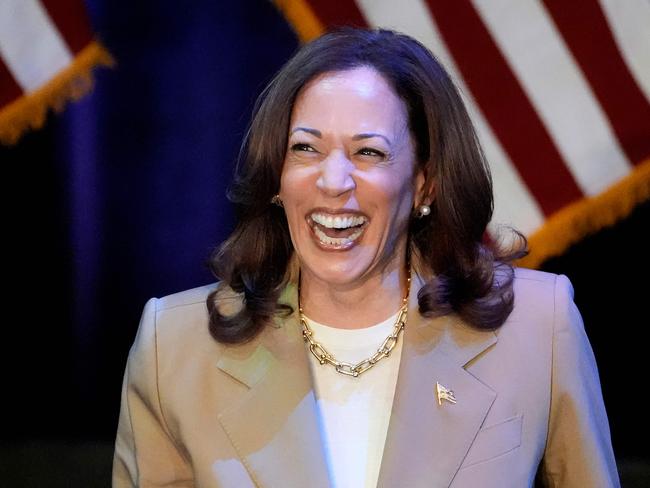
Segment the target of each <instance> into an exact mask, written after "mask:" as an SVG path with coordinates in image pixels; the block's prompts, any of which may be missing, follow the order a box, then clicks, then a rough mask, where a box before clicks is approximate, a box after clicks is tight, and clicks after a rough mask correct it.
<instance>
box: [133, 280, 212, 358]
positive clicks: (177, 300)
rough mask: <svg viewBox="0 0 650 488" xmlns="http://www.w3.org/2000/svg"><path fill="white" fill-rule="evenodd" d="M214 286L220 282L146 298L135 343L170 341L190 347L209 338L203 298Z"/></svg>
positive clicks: (167, 343)
mask: <svg viewBox="0 0 650 488" xmlns="http://www.w3.org/2000/svg"><path fill="white" fill-rule="evenodd" d="M218 289H219V290H220V289H221V287H220V284H219V283H218V282H215V283H210V284H207V285H203V286H198V287H196V288H191V289H188V290H183V291H180V292H176V293H173V294H170V295H166V296H163V297H160V298H156V297H153V298H150V299H149V300H148V301H147V303H146V304H145V306H144V310H143V312H142V316H141V319H140V325H139V327H138V334H137V337H136V341H135V343H136V346H137V345H138V344H141V345H142V346H144V345H145V344H151V345H154V344H155V347H156V348H158V349H160V348H166V346H169V347H170V348H171V347H172V346H174V345H175V346H176V347H177V348H181V347H183V346H187V347H190V348H191V347H193V346H194V345H195V344H196V343H201V342H206V341H211V336H210V333H209V328H208V322H209V316H208V307H207V299H208V296H209V295H210V294H211V293H212V292H213V291H215V290H218ZM219 293H221V291H220V292H219Z"/></svg>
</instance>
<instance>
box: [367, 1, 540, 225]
mask: <svg viewBox="0 0 650 488" xmlns="http://www.w3.org/2000/svg"><path fill="white" fill-rule="evenodd" d="M357 5H358V6H359V9H360V10H361V12H362V13H363V15H364V17H365V18H366V21H367V22H368V24H370V25H373V26H383V27H388V28H391V29H395V30H397V31H401V32H408V33H409V34H410V35H411V36H413V37H415V38H416V39H417V40H418V41H420V42H421V43H422V44H424V45H425V46H426V47H427V48H428V49H430V50H431V51H432V52H433V54H434V55H435V56H436V58H438V60H439V61H440V62H441V63H442V64H443V66H445V69H446V70H447V71H448V72H449V74H450V76H451V77H452V79H453V80H454V83H455V84H456V86H458V88H459V91H460V93H461V96H462V97H463V99H464V102H465V106H466V107H467V111H468V112H469V114H470V117H471V119H472V121H473V123H474V126H475V127H476V132H477V134H478V137H479V139H480V141H481V145H482V147H483V150H484V152H485V156H486V158H487V160H488V162H489V164H490V168H491V171H492V175H493V180H494V198H495V202H494V216H493V219H492V223H491V231H492V232H494V233H495V234H496V230H497V229H496V227H497V226H498V225H499V224H505V225H510V226H513V227H515V228H517V229H519V230H521V231H522V232H525V233H528V232H532V231H534V230H535V229H537V228H539V226H541V225H542V223H543V222H544V216H543V214H542V211H541V209H540V208H539V205H538V204H537V202H536V201H535V199H534V198H533V196H532V194H531V193H530V191H529V189H528V188H527V187H526V185H525V183H524V182H523V181H522V179H521V176H520V174H519V172H518V171H517V169H516V168H515V167H514V165H513V163H512V161H511V160H510V159H509V157H508V155H507V154H506V153H505V151H504V149H503V147H502V146H501V144H500V143H499V141H498V139H497V138H496V136H495V135H494V133H493V132H492V130H491V128H490V126H489V124H488V123H487V121H486V120H485V118H484V117H483V114H482V112H481V110H480V108H479V106H478V104H477V103H476V101H475V100H474V98H473V97H472V94H471V92H470V91H469V90H468V89H467V87H466V86H465V83H464V81H463V79H462V77H461V76H460V75H459V71H458V68H457V67H456V65H455V63H454V60H453V58H452V57H451V55H450V54H449V51H448V50H447V47H446V46H445V43H444V42H443V40H442V38H441V36H440V33H439V32H438V29H437V27H436V24H435V22H433V19H432V18H431V13H430V12H429V9H428V6H427V5H426V4H425V3H424V1H423V0H402V1H401V2H399V3H397V2H395V1H393V0H357Z"/></svg>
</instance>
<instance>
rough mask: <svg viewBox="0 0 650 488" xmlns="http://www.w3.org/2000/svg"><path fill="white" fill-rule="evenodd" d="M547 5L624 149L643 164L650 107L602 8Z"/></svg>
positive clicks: (552, 0)
mask: <svg viewBox="0 0 650 488" xmlns="http://www.w3.org/2000/svg"><path fill="white" fill-rule="evenodd" d="M544 4H545V5H546V7H547V8H548V10H549V12H550V14H551V15H552V17H553V19H554V20H555V23H556V25H557V26H558V28H559V30H560V32H562V35H563V36H564V38H565V39H566V41H567V43H568V45H569V48H570V49H571V51H572V52H573V54H574V56H575V58H576V59H577V62H578V63H579V64H580V67H581V68H582V70H583V72H584V73H585V75H586V76H587V78H588V79H589V82H590V84H591V87H592V89H593V91H594V93H595V95H596V97H597V98H598V100H599V101H600V103H601V105H602V106H603V108H604V110H605V112H606V113H607V115H608V117H609V120H610V122H611V124H612V126H613V129H614V132H616V134H617V135H618V138H619V140H620V142H621V145H622V146H623V150H624V151H625V152H626V154H627V155H628V157H629V159H630V161H631V162H632V163H633V164H639V163H641V162H642V161H643V160H644V159H645V158H647V157H648V156H650V137H648V134H650V104H649V103H648V100H647V99H646V98H645V96H644V95H643V93H642V92H641V90H640V89H639V86H638V85H637V84H636V82H635V80H634V79H633V78H632V76H631V75H630V73H629V71H628V69H627V66H626V65H625V62H624V61H623V59H622V57H621V55H620V53H619V51H618V49H617V47H616V43H615V42H614V38H613V37H612V34H611V31H610V30H609V28H608V25H607V21H606V20H605V16H604V15H603V12H602V10H601V9H600V6H599V5H598V3H597V2H595V1H590V2H564V1H562V2H560V1H557V0H544ZM648 28H650V27H648ZM587 32H588V33H589V34H588V35H586V34H585V33H587ZM648 49H650V46H649V47H648ZM646 54H647V52H646ZM612 73H616V76H615V77H614V76H612V75H611V74H612Z"/></svg>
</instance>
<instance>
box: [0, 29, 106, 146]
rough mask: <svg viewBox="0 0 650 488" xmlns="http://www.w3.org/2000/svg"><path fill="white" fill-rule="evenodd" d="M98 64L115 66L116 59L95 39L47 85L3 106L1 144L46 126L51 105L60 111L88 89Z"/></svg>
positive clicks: (0, 129)
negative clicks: (29, 130) (93, 71)
mask: <svg viewBox="0 0 650 488" xmlns="http://www.w3.org/2000/svg"><path fill="white" fill-rule="evenodd" d="M98 65H104V66H114V65H115V60H114V59H113V57H112V56H111V55H110V53H109V52H108V51H107V50H106V49H105V48H104V47H103V46H102V45H101V44H100V43H99V42H97V41H93V42H91V43H90V44H88V45H87V46H86V47H85V48H83V49H82V50H81V51H80V52H79V53H78V54H77V55H76V56H75V58H74V59H73V61H72V63H70V65H69V66H67V67H66V68H64V69H63V70H61V71H60V72H59V73H58V74H57V75H56V76H54V78H52V79H51V80H50V81H49V82H47V83H46V84H45V85H43V86H41V87H40V88H38V89H36V90H34V91H33V92H31V93H26V94H24V95H23V96H22V97H20V98H19V99H17V100H15V101H13V102H11V103H10V104H9V105H7V106H5V107H4V108H2V109H0V144H5V145H10V144H15V143H16V142H17V141H18V139H20V137H21V135H22V134H23V133H24V132H25V131H27V130H28V129H30V128H31V129H39V128H41V127H42V126H43V124H44V123H45V118H46V115H47V111H48V109H50V108H51V109H54V110H55V111H57V112H60V111H61V110H62V109H63V107H64V106H65V104H66V102H68V101H69V100H78V99H79V98H81V97H82V96H84V95H85V94H86V93H88V92H89V91H90V90H91V88H92V86H93V79H92V69H93V68H94V67H96V66H98Z"/></svg>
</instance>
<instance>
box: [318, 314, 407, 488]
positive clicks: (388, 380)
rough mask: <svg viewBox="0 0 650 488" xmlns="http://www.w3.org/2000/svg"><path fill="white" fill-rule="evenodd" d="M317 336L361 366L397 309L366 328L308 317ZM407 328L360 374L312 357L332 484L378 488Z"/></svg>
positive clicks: (333, 351) (339, 356) (345, 487)
mask: <svg viewBox="0 0 650 488" xmlns="http://www.w3.org/2000/svg"><path fill="white" fill-rule="evenodd" d="M305 319H306V320H307V324H308V325H309V327H311V329H312V331H313V333H314V335H313V338H314V340H315V341H316V342H319V343H321V344H322V345H323V347H325V349H327V351H329V352H330V353H331V354H332V355H333V356H334V357H335V358H336V359H337V360H339V361H345V362H349V363H351V364H356V363H358V362H359V361H362V360H363V359H366V358H368V357H370V356H372V355H373V354H374V353H375V352H377V349H378V348H379V346H380V345H381V344H382V342H383V341H384V339H386V337H387V336H388V335H389V334H390V333H391V332H392V330H393V327H394V325H395V321H396V320H397V313H396V314H395V315H393V316H392V317H390V318H388V319H386V320H385V321H384V322H381V323H379V324H376V325H373V326H370V327H365V328H363V329H352V330H350V329H340V328H336V327H330V326H327V325H323V324H319V323H317V322H314V321H313V320H310V319H309V318H307V317H305ZM403 334H404V331H402V333H401V334H400V338H399V340H398V341H397V344H396V345H395V348H394V349H393V351H392V353H391V355H390V356H389V357H386V358H384V359H382V360H381V361H379V362H378V363H377V364H376V365H375V366H373V367H372V368H371V369H369V370H368V371H366V372H365V373H363V374H361V375H360V376H359V377H357V378H354V377H352V376H346V375H343V374H341V373H337V372H336V371H335V369H334V367H333V366H332V365H327V364H326V365H321V364H320V363H319V362H318V360H317V359H316V358H315V357H314V356H313V355H311V354H310V355H309V357H310V358H311V361H310V364H311V373H312V378H313V380H314V386H315V393H316V400H317V405H318V412H319V424H320V430H321V435H322V437H323V441H324V443H325V446H324V447H325V455H326V458H327V466H328V470H329V475H330V480H331V482H332V487H333V488H361V487H366V488H375V487H376V486H377V479H378V478H379V468H380V466H381V459H382V454H383V451H384V444H385V441H386V433H387V431H388V422H389V420H390V414H391V408H392V405H393V396H394V394H395V385H396V383H397V372H398V370H399V363H400V359H401V355H402V339H403Z"/></svg>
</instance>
